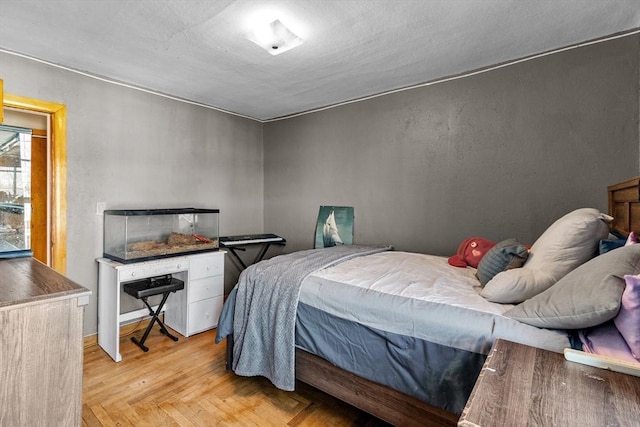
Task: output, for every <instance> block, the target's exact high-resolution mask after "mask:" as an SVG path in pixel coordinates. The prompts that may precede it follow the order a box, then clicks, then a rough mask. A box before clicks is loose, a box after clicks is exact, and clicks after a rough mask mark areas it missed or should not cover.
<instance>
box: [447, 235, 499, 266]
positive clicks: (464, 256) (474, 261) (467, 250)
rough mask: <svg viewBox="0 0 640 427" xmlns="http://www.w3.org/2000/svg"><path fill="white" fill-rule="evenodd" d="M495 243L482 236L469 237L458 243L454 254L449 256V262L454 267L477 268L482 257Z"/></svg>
mask: <svg viewBox="0 0 640 427" xmlns="http://www.w3.org/2000/svg"><path fill="white" fill-rule="evenodd" d="M495 245H496V243H495V242H492V241H491V240H488V239H485V238H483V237H469V238H468V239H465V240H463V241H462V243H460V245H459V246H458V250H457V252H456V254H455V255H453V256H451V257H449V264H451V265H453V266H454V267H466V266H471V267H473V268H478V264H479V263H480V260H481V259H482V257H483V256H484V255H485V254H486V253H487V252H489V250H490V249H491V248H492V247H494V246H495Z"/></svg>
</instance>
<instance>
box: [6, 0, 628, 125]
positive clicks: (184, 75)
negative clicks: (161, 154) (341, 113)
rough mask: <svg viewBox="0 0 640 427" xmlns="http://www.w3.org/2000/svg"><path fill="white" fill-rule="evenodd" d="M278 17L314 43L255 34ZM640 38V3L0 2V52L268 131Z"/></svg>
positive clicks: (529, 0)
mask: <svg viewBox="0 0 640 427" xmlns="http://www.w3.org/2000/svg"><path fill="white" fill-rule="evenodd" d="M276 18H278V19H280V21H282V22H283V23H284V24H285V25H287V26H288V27H289V28H290V29H291V30H292V31H293V32H294V33H296V34H297V35H298V36H300V37H301V38H302V39H304V40H305V43H304V44H303V45H302V46H300V47H297V48H295V49H293V50H290V51H288V52H284V53H282V54H280V55H278V56H272V55H270V54H268V53H267V52H266V51H264V50H262V49H261V48H260V47H258V46H257V45H255V44H253V43H252V42H250V41H249V40H248V39H247V38H246V37H245V35H246V34H247V33H248V32H249V30H250V24H251V22H252V20H257V19H262V20H266V21H268V22H270V21H273V20H274V19H276ZM638 28H640V7H638V0H415V1H414V0H331V1H330V0H289V1H287V0H282V1H256V0H208V1H204V0H203V1H195V0H101V1H87V0H56V1H49V0H41V1H31V0H0V49H1V50H4V51H6V52H10V53H18V54H21V55H24V56H27V57H31V58H36V59H39V60H43V61H46V62H49V63H52V64H56V65H61V66H64V67H67V68H70V69H73V70H77V71H81V72H85V73H88V74H91V75H95V76H99V77H102V78H107V79H109V80H113V81H116V82H121V83H126V84H129V85H132V86H136V87H140V88H144V89H148V90H151V91H154V92H158V93H162V94H166V95H170V96H173V97H176V98H181V99H185V100H189V101H192V102H196V103H199V104H203V105H207V106H210V107H214V108H218V109H221V110H224V111H228V112H231V113H235V114H239V115H242V116H246V117H251V118H254V119H257V120H261V121H267V120H271V119H274V118H279V117H286V116H289V115H294V114H297V113H300V112H305V111H312V110H314V109H319V108H323V107H326V106H331V105H336V104H339V103H342V102H347V101H351V100H355V99H360V98H363V97H367V96H372V95H376V94H381V93H385V92H388V91H392V90H396V89H400V88H406V87H410V86H414V85H419V84H422V83H426V82H430V81H434V80H438V79H441V78H445V77H448V76H455V75H458V74H461V73H465V72H468V71H473V70H478V69H482V68H485V67H489V66H491V65H494V64H501V63H505V62H509V61H512V60H517V59H520V58H525V57H528V56H531V55H536V54H540V53H544V52H549V51H553V50H556V49H560V48H563V47H567V46H573V45H576V44H580V43H583V42H586V41H590V40H594V39H599V38H602V37H606V36H609V35H612V34H619V33H626V32H633V31H637V30H638Z"/></svg>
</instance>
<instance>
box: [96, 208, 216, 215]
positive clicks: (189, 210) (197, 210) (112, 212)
mask: <svg viewBox="0 0 640 427" xmlns="http://www.w3.org/2000/svg"><path fill="white" fill-rule="evenodd" d="M104 213H105V215H122V216H134V215H180V214H211V213H220V209H202V208H171V209H107V210H105V211H104Z"/></svg>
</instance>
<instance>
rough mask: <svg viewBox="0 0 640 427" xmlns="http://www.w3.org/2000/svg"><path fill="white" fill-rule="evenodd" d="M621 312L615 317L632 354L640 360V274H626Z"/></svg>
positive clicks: (616, 323)
mask: <svg viewBox="0 0 640 427" xmlns="http://www.w3.org/2000/svg"><path fill="white" fill-rule="evenodd" d="M624 281H625V283H626V287H625V289H624V292H622V301H621V303H620V312H619V313H618V315H617V316H616V317H615V318H614V319H613V323H615V325H616V328H617V329H618V331H619V332H620V335H622V337H623V338H624V340H625V341H626V342H627V345H628V346H629V348H630V349H631V354H632V355H633V357H635V358H636V359H637V360H638V361H639V362H640V276H633V275H625V276H624Z"/></svg>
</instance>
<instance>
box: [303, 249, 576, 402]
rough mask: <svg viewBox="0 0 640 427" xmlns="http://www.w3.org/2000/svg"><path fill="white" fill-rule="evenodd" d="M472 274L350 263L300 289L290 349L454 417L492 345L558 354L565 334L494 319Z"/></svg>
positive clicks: (382, 257)
mask: <svg viewBox="0 0 640 427" xmlns="http://www.w3.org/2000/svg"><path fill="white" fill-rule="evenodd" d="M479 291H480V288H479V282H478V280H477V279H476V278H475V269H473V268H457V267H453V266H451V265H449V264H448V263H447V259H446V258H444V257H438V256H433V255H424V254H416V253H407V252H381V253H378V254H374V255H368V256H364V257H359V258H354V259H351V260H349V261H346V262H344V263H341V264H338V265H336V266H333V267H330V268H327V269H324V270H320V271H318V272H315V273H312V274H311V275H309V276H308V277H307V278H306V279H305V280H304V282H303V284H302V288H301V292H300V299H299V303H298V313H297V320H296V345H297V346H298V347H299V348H301V349H303V350H306V351H309V352H311V353H313V354H316V355H318V356H320V357H322V358H324V359H326V360H328V361H330V362H331V363H333V364H335V365H336V366H339V367H340V368H342V369H345V370H347V371H349V372H352V373H354V374H357V375H359V376H362V377H364V378H366V379H369V380H371V381H375V382H378V383H381V384H384V385H387V386H390V387H392V388H394V389H396V390H399V391H401V392H403V393H405V394H408V395H411V396H414V397H416V398H418V399H421V400H423V401H426V402H428V403H430V404H432V405H434V406H438V407H441V408H443V409H445V410H447V411H450V412H452V413H458V414H459V413H461V411H462V409H463V408H464V405H465V402H466V400H467V398H468V396H469V394H470V393H471V390H472V389H473V385H474V383H475V380H476V378H477V376H478V374H479V372H480V370H481V368H482V364H483V363H484V360H485V358H486V355H487V354H488V352H489V350H490V348H491V345H492V344H493V342H494V341H495V339H496V338H504V339H508V340H511V341H516V342H520V343H523V344H529V345H532V346H536V347H540V348H545V349H548V350H552V351H556V352H562V351H563V349H564V348H566V347H570V342H569V339H568V334H567V333H566V331H559V330H545V329H539V328H536V327H533V326H529V325H525V324H522V323H520V322H518V321H515V320H513V319H510V318H507V317H504V316H503V315H502V314H503V313H504V312H506V311H507V310H508V309H509V308H511V307H512V305H505V304H495V303H491V302H489V301H487V300H485V299H484V298H482V297H481V296H480V295H479Z"/></svg>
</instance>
